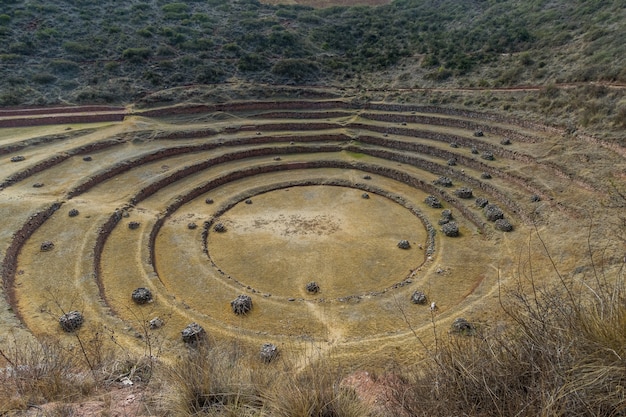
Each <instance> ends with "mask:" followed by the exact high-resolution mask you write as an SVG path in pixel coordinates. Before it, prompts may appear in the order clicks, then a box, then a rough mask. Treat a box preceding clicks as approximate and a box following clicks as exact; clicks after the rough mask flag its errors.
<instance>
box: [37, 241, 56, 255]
mask: <svg viewBox="0 0 626 417" xmlns="http://www.w3.org/2000/svg"><path fill="white" fill-rule="evenodd" d="M39 248H40V249H41V251H42V252H48V251H51V250H52V249H54V243H52V242H51V241H49V240H46V241H45V242H42V243H41V246H40V247H39Z"/></svg>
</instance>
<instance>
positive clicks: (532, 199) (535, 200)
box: [530, 194, 541, 203]
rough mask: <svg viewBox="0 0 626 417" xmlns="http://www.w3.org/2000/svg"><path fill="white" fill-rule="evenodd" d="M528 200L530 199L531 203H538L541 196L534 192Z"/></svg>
mask: <svg viewBox="0 0 626 417" xmlns="http://www.w3.org/2000/svg"><path fill="white" fill-rule="evenodd" d="M530 201H532V202H533V203H538V202H539V201H541V197H539V196H538V195H537V194H535V195H533V196H531V197H530Z"/></svg>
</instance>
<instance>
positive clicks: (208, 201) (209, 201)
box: [204, 198, 213, 204]
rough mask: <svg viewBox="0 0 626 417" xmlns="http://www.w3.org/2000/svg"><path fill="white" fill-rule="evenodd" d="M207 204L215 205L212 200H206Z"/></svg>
mask: <svg viewBox="0 0 626 417" xmlns="http://www.w3.org/2000/svg"><path fill="white" fill-rule="evenodd" d="M204 202H205V203H207V204H213V199H212V198H207V199H206V200H204Z"/></svg>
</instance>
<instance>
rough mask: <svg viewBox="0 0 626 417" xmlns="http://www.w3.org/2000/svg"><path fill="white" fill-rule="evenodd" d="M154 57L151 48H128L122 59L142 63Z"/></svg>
mask: <svg viewBox="0 0 626 417" xmlns="http://www.w3.org/2000/svg"><path fill="white" fill-rule="evenodd" d="M150 56H152V51H151V50H150V48H128V49H125V50H124V51H123V52H122V58H123V59H127V60H129V61H130V62H142V61H145V60H146V59H148V58H150Z"/></svg>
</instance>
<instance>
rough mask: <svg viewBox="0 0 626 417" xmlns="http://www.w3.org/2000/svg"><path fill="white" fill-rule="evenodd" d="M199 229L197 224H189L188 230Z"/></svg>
mask: <svg viewBox="0 0 626 417" xmlns="http://www.w3.org/2000/svg"><path fill="white" fill-rule="evenodd" d="M197 227H198V225H197V224H195V223H194V222H191V223H187V229H189V230H194V229H195V228H197Z"/></svg>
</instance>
